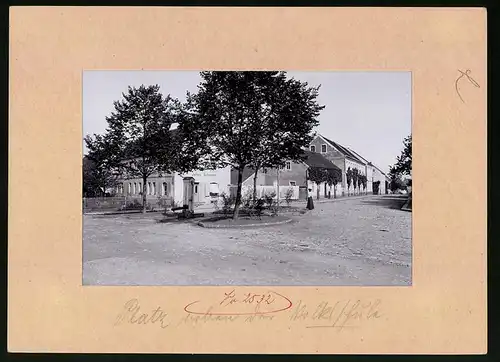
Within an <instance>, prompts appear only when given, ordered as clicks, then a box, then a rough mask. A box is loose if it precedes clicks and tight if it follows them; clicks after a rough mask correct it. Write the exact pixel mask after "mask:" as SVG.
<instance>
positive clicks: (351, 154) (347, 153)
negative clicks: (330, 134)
mask: <svg viewBox="0 0 500 362" xmlns="http://www.w3.org/2000/svg"><path fill="white" fill-rule="evenodd" d="M319 136H320V137H322V138H323V139H324V140H325V141H327V142H329V143H330V144H331V145H332V146H333V147H335V148H336V149H338V150H339V151H340V152H342V153H343V154H344V156H346V157H347V158H350V159H352V160H354V161H356V162H361V163H362V164H366V163H367V161H366V160H364V161H363V159H362V157H361V156H359V155H356V153H355V152H353V151H351V150H350V149H349V148H347V147H344V146H342V145H341V144H339V143H337V142H334V141H332V140H330V139H328V138H326V137H325V136H322V135H319Z"/></svg>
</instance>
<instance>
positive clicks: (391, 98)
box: [83, 70, 411, 172]
mask: <svg viewBox="0 0 500 362" xmlns="http://www.w3.org/2000/svg"><path fill="white" fill-rule="evenodd" d="M287 73H288V75H289V76H290V77H294V78H296V79H298V80H301V81H303V82H307V83H308V84H309V85H311V86H318V85H321V88H320V90H319V96H318V99H317V101H318V103H319V104H321V105H324V106H325V109H324V110H323V111H322V112H321V114H320V116H319V126H318V127H317V128H316V131H317V132H318V133H319V134H321V135H324V136H325V137H326V138H329V139H332V140H333V141H335V142H338V143H340V144H341V145H344V146H347V147H349V148H351V149H353V150H354V151H356V152H357V153H359V154H360V155H361V156H363V157H364V158H366V159H367V160H369V161H371V162H372V163H373V164H375V165H376V166H377V167H379V168H380V169H381V170H382V171H384V172H388V168H389V165H392V164H394V163H395V162H396V157H397V156H399V154H400V153H401V151H402V149H403V139H404V138H405V137H407V136H408V135H410V133H411V73H410V72H375V71H370V72H346V71H341V72H340V71H339V72H333V71H330V72H317V71H314V72H313V71H310V72H296V71H289V72H287ZM199 82H200V76H199V72H197V71H143V70H138V71H84V73H83V136H84V137H85V136H86V135H88V134H94V133H97V134H102V133H104V131H105V129H106V126H107V123H106V117H107V116H109V115H110V114H111V112H112V111H113V109H114V107H113V102H114V101H116V100H121V99H122V93H123V92H125V91H126V90H127V87H128V86H129V85H130V86H135V87H138V86H140V85H142V84H144V85H153V84H158V85H159V86H160V89H161V92H162V93H163V94H164V95H167V94H170V95H171V97H173V98H178V99H179V100H181V101H184V100H185V96H186V92H187V91H190V92H196V89H197V85H198V84H199ZM83 147H84V153H86V152H87V150H86V148H85V145H84V146H83Z"/></svg>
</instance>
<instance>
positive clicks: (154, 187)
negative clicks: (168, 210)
mask: <svg viewBox="0 0 500 362" xmlns="http://www.w3.org/2000/svg"><path fill="white" fill-rule="evenodd" d="M152 194H153V195H156V182H153V192H152Z"/></svg>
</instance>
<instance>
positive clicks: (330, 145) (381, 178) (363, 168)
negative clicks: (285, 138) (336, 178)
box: [309, 134, 386, 194]
mask: <svg viewBox="0 0 500 362" xmlns="http://www.w3.org/2000/svg"><path fill="white" fill-rule="evenodd" d="M309 150H310V151H311V152H317V153H320V154H322V155H323V156H324V157H326V158H327V159H328V160H330V161H331V162H332V163H333V164H335V165H336V166H337V167H339V168H340V169H341V170H342V191H343V192H344V193H346V192H347V191H348V190H347V177H346V172H347V170H348V169H349V168H350V169H357V170H358V171H359V172H360V173H361V174H363V175H366V179H367V185H366V191H367V192H369V193H372V192H373V190H374V184H375V185H378V190H375V191H377V193H379V194H385V190H386V182H385V181H386V176H385V173H384V172H382V171H381V170H380V168H378V167H376V166H375V165H374V164H373V163H372V162H370V161H368V159H366V158H365V157H363V156H361V155H360V154H359V153H358V152H356V151H354V150H352V149H351V148H349V147H346V146H343V145H341V144H340V143H338V142H335V141H333V140H332V139H329V138H326V137H325V136H323V135H320V134H318V135H316V137H315V138H314V139H313V140H312V141H311V143H310V144H309ZM375 188H377V186H375ZM351 191H352V186H351Z"/></svg>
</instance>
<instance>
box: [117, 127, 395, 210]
mask: <svg viewBox="0 0 500 362" xmlns="http://www.w3.org/2000/svg"><path fill="white" fill-rule="evenodd" d="M304 152H305V156H306V160H305V161H304V162H293V161H288V162H286V164H285V166H284V167H283V168H282V169H280V170H279V172H278V170H277V169H275V168H273V169H261V170H259V172H258V173H257V186H258V188H259V190H260V191H259V192H260V194H259V196H262V195H263V194H265V193H268V192H272V191H275V192H276V191H277V189H278V187H277V186H278V184H279V186H280V187H279V189H280V198H283V197H284V194H285V193H286V192H287V190H289V189H290V190H293V199H305V198H306V197H307V193H308V190H309V189H310V190H311V191H312V194H313V195H314V196H317V195H319V197H320V198H326V197H334V195H336V196H345V195H347V194H348V193H349V194H352V193H353V191H354V188H353V185H351V187H350V188H348V185H347V177H346V171H347V170H348V169H349V168H351V169H357V170H358V171H359V173H360V174H362V175H366V177H367V185H366V190H363V191H366V192H368V193H372V192H373V185H374V183H377V181H379V183H378V188H377V190H376V191H377V193H378V194H385V193H386V188H387V182H386V180H387V177H386V175H385V173H384V172H382V171H381V170H380V169H379V168H378V167H376V166H375V165H373V164H372V163H371V162H370V161H368V160H367V159H366V158H364V157H363V156H361V155H360V154H359V153H358V152H356V151H354V150H352V149H350V148H348V147H345V146H342V145H340V144H339V143H338V142H335V141H333V140H331V139H328V138H326V137H324V136H322V135H317V136H316V137H315V138H314V139H313V141H312V142H311V143H310V144H309V147H308V149H307V150H304ZM309 167H323V168H336V169H340V171H341V173H342V182H341V183H339V184H338V185H336V186H335V187H334V186H329V185H328V184H327V183H322V184H320V185H317V184H316V183H314V182H311V181H310V180H308V178H307V170H308V169H309ZM184 177H193V178H194V183H195V184H194V203H195V205H197V204H198V205H200V204H208V203H210V202H212V201H214V200H217V199H218V197H219V196H220V195H221V194H222V193H226V194H231V193H233V194H234V191H235V190H236V187H237V184H238V172H237V170H235V169H233V168H231V167H230V166H228V167H224V168H218V169H215V170H204V171H193V172H190V173H186V174H182V175H181V174H178V173H171V174H162V175H159V174H153V175H151V176H150V177H148V179H147V182H146V184H145V185H143V180H142V179H139V178H127V177H123V178H122V179H121V180H119V182H118V186H117V187H116V190H115V193H116V195H117V196H125V197H127V201H128V200H130V201H133V200H134V199H137V200H138V201H139V202H141V201H142V194H143V192H144V193H146V199H147V202H148V203H150V204H157V203H158V201H159V200H160V199H163V200H164V201H166V202H168V203H175V204H177V205H182V203H183V178H184ZM242 183H243V190H244V191H243V192H245V190H246V191H248V190H249V189H253V185H254V170H253V169H252V168H250V167H246V168H245V169H244V171H243V180H242Z"/></svg>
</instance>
